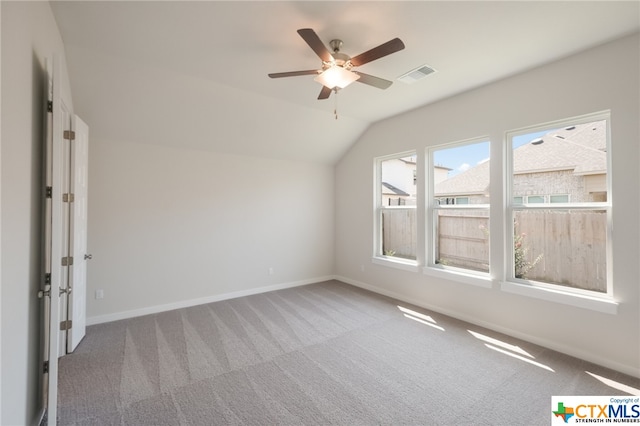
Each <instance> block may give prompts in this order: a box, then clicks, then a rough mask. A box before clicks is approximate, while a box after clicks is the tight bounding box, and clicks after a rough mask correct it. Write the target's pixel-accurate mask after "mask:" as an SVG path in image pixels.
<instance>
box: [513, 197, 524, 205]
mask: <svg viewBox="0 0 640 426" xmlns="http://www.w3.org/2000/svg"><path fill="white" fill-rule="evenodd" d="M513 204H522V197H513Z"/></svg>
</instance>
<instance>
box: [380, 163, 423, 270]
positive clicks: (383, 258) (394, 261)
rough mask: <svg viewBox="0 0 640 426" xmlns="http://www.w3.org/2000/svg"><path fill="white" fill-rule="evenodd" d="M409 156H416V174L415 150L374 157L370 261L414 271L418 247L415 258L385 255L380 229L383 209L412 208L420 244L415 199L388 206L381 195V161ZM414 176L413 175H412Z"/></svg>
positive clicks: (417, 260)
mask: <svg viewBox="0 0 640 426" xmlns="http://www.w3.org/2000/svg"><path fill="white" fill-rule="evenodd" d="M411 156H415V157H416V171H415V172H416V174H417V173H419V172H418V164H417V162H418V161H417V151H416V150H410V151H403V152H398V153H394V154H389V155H384V156H380V157H376V158H374V197H373V200H374V220H373V226H374V234H373V235H374V238H373V255H372V262H373V263H376V264H379V265H384V266H391V267H394V268H398V269H403V270H407V271H411V272H415V271H418V265H419V256H418V252H419V249H418V248H416V251H417V252H416V259H415V260H412V259H405V258H401V257H395V256H389V255H385V254H384V253H383V239H384V235H383V230H382V224H383V219H382V215H383V213H384V212H385V211H394V210H395V211H397V210H414V211H415V214H416V241H417V243H418V245H419V244H420V243H419V241H418V238H417V237H418V232H417V224H418V203H417V201H416V204H415V205H406V204H405V205H399V206H388V205H385V204H384V202H383V198H384V197H383V195H382V163H383V162H385V161H388V160H394V159H401V158H405V157H411ZM414 176H415V175H414ZM414 184H416V187H417V182H415V180H414ZM417 196H418V191H417V190H416V198H417Z"/></svg>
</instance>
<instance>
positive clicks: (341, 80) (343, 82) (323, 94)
mask: <svg viewBox="0 0 640 426" xmlns="http://www.w3.org/2000/svg"><path fill="white" fill-rule="evenodd" d="M298 34H300V37H302V39H303V40H304V41H305V42H307V44H308V45H309V47H310V48H311V49H312V50H313V51H314V52H315V53H316V55H318V56H319V57H320V59H321V60H322V68H321V69H316V70H305V71H290V72H278V73H272V74H269V77H271V78H282V77H295V76H299V75H316V77H315V78H314V80H315V81H317V82H319V83H321V84H322V90H321V91H320V94H319V95H318V99H327V98H328V97H329V96H330V95H331V92H332V91H334V92H336V93H337V92H338V89H343V88H345V87H346V86H348V85H349V84H351V83H353V82H354V81H358V82H360V83H364V84H368V85H369V86H373V87H377V88H379V89H386V88H387V87H389V86H391V84H392V82H391V81H389V80H385V79H383V78H380V77H375V76H373V75H369V74H365V73H363V72H360V71H354V70H353V68H355V67H359V66H361V65H364V64H366V63H369V62H371V61H375V60H376V59H380V58H382V57H384V56H387V55H390V54H392V53H395V52H397V51H399V50H402V49H404V43H403V42H402V40H400V39H399V38H394V39H393V40H389V41H388V42H386V43H383V44H381V45H380V46H377V47H374V48H373V49H370V50H367V51H366V52H364V53H361V54H359V55H357V56H354V57H353V58H352V57H350V56H348V55H346V54H344V53H342V52H340V48H342V40H337V39H336V40H331V42H330V43H329V45H330V47H331V49H332V52H331V51H329V49H327V47H326V46H325V45H324V43H322V41H321V40H320V37H318V35H317V34H316V33H315V31H313V30H312V29H311V28H302V29H299V30H298Z"/></svg>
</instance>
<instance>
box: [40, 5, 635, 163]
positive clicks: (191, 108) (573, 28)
mask: <svg viewBox="0 0 640 426" xmlns="http://www.w3.org/2000/svg"><path fill="white" fill-rule="evenodd" d="M51 5H52V9H53V12H54V16H55V18H56V21H57V23H58V26H59V28H60V32H61V34H62V38H63V40H64V42H65V46H66V54H67V63H68V67H69V74H70V78H71V87H72V93H73V101H74V107H75V110H76V113H78V114H79V115H80V116H81V117H83V118H84V119H85V121H87V122H88V123H89V125H90V126H91V131H92V134H93V135H94V136H99V137H101V138H104V139H108V140H113V141H122V142H128V141H136V142H141V143H152V144H161V145H174V146H185V147H190V148H194V149H203V150H212V151H220V152H226V153H232V154H239V155H256V156H264V157H270V158H283V159H294V160H300V161H311V162H319V163H326V164H332V163H334V162H335V161H337V160H338V159H339V158H340V157H341V156H342V155H343V154H344V152H345V151H346V150H348V149H349V147H350V146H351V145H352V144H353V143H354V142H355V140H356V139H357V138H358V137H359V136H360V135H361V134H362V132H364V131H365V130H366V129H367V127H368V126H369V125H370V124H371V123H373V122H375V121H378V120H381V119H384V118H386V117H390V116H393V115H396V114H399V113H402V112H404V111H408V110H410V109H414V108H416V107H419V106H421V105H425V104H428V103H432V102H435V101H437V100H440V99H443V98H445V97H449V96H452V95H454V94H457V93H460V92H463V91H466V90H469V89H472V88H474V87H478V86H481V85H484V84H487V83H489V82H492V81H495V80H498V79H501V78H504V77H506V76H509V75H513V74H516V73H519V72H522V71H524V70H527V69H530V68H533V67H536V66H539V65H541V64H544V63H548V62H550V61H553V60H555V59H558V58H561V57H564V56H567V55H570V54H572V53H575V52H578V51H581V50H584V49H587V48H589V47H592V46H595V45H598V44H601V43H603V42H606V41H609V40H613V39H615V38H618V37H621V36H623V35H626V34H629V33H632V32H635V31H638V29H639V28H640V17H639V13H640V9H639V5H640V3H639V2H637V1H630V2H629V1H627V2H611V1H602V2H595V1H587V2H581V1H566V2H552V1H532V2H524V1H502V2H485V1H471V2H460V1H439V2H438V1H425V2H419V1H413V2H400V1H388V2H363V1H350V2H308V1H299V2H294V1H290V2H275V1H259V2H252V1H228V2H222V1H208V2H206V1H201V2H186V1H161V2H155V1H142V2H121V1H107V2H96V1H71V2H62V1H52V2H51ZM299 28H312V29H314V30H315V31H316V32H317V34H318V35H319V36H320V38H321V39H322V41H324V42H325V43H326V44H327V45H328V43H329V41H330V40H331V39H334V38H339V39H342V40H343V42H344V46H343V49H342V51H343V52H344V53H347V54H349V55H350V56H355V55H356V54H359V53H362V52H363V51H366V50H368V49H370V48H372V47H375V46H377V45H379V44H382V43H384V42H386V41H388V40H390V39H392V38H394V37H399V38H401V39H402V40H403V41H404V43H405V45H406V49H404V50H402V51H400V52H397V53H394V54H392V55H390V56H387V57H384V58H382V59H378V60H377V61H374V62H371V63H368V64H365V65H363V66H362V67H360V68H359V70H360V71H362V72H365V73H367V74H372V75H375V76H379V77H382V78H385V79H388V80H395V79H396V78H397V77H399V76H400V75H402V74H404V73H405V72H407V71H410V70H412V69H414V68H416V67H418V66H420V65H423V64H428V65H429V66H431V67H433V68H435V69H436V70H437V72H436V73H435V74H432V75H430V76H428V77H426V78H425V79H423V80H420V81H418V82H416V83H414V84H410V85H409V84H405V83H402V82H399V81H395V82H394V84H393V85H392V86H391V87H390V88H389V89H387V90H380V89H376V88H374V87H371V86H367V85H364V84H359V83H354V84H352V85H351V86H349V87H347V88H346V89H344V90H343V91H341V92H340V93H339V95H338V97H337V100H338V114H339V119H338V120H335V119H334V117H333V109H334V107H335V95H332V96H331V98H330V99H328V100H324V101H318V100H316V98H317V96H318V93H319V92H320V88H321V86H320V85H319V83H316V82H314V81H313V76H300V77H291V78H282V79H270V78H268V77H267V74H268V73H271V72H282V71H295V70H306V69H314V68H318V67H319V66H320V60H319V59H318V57H317V56H316V55H315V54H314V53H313V51H312V50H311V49H310V48H309V47H308V46H307V44H306V43H305V42H304V41H303V40H302V38H300V36H299V35H298V34H297V33H296V30H297V29H299Z"/></svg>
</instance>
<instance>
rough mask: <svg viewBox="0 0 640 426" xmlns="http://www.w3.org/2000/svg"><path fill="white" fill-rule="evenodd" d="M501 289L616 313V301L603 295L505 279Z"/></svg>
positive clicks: (606, 312)
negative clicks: (589, 294)
mask: <svg viewBox="0 0 640 426" xmlns="http://www.w3.org/2000/svg"><path fill="white" fill-rule="evenodd" d="M501 289H502V290H503V291H506V292H508V293H514V294H519V295H521V296H527V297H534V298H536V299H542V300H546V301H549V302H556V303H561V304H564V305H570V306H575V307H578V308H583V309H589V310H592V311H597V312H603V313H605V314H610V315H616V314H617V313H618V303H617V302H615V301H613V300H611V299H609V298H604V297H591V296H585V295H581V294H574V293H569V292H564V291H560V290H554V289H549V288H543V287H535V286H532V285H527V284H518V283H513V282H508V281H505V282H503V283H502V284H501Z"/></svg>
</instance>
